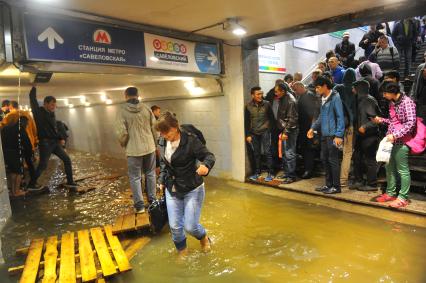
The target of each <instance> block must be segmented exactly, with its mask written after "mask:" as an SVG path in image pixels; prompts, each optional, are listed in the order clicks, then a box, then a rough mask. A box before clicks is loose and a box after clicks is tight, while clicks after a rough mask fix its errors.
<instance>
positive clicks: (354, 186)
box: [349, 181, 364, 190]
mask: <svg viewBox="0 0 426 283" xmlns="http://www.w3.org/2000/svg"><path fill="white" fill-rule="evenodd" d="M363 186H364V183H362V182H359V181H356V182H354V183H352V184H350V185H349V190H357V189H359V188H361V187H363Z"/></svg>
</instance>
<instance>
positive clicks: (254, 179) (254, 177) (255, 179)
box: [249, 174, 259, 181]
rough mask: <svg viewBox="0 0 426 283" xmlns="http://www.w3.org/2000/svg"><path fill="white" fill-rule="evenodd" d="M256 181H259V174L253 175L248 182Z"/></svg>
mask: <svg viewBox="0 0 426 283" xmlns="http://www.w3.org/2000/svg"><path fill="white" fill-rule="evenodd" d="M257 179H259V174H254V175H251V176H250V177H249V180H251V181H257Z"/></svg>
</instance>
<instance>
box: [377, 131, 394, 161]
mask: <svg viewBox="0 0 426 283" xmlns="http://www.w3.org/2000/svg"><path fill="white" fill-rule="evenodd" d="M392 147H393V143H391V142H390V141H388V139H387V138H386V137H384V138H383V139H382V141H381V142H380V144H379V149H378V150H377V154H376V160H377V162H385V163H389V160H390V156H391V153H392Z"/></svg>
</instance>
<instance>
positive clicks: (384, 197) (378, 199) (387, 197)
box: [375, 193, 396, 202]
mask: <svg viewBox="0 0 426 283" xmlns="http://www.w3.org/2000/svg"><path fill="white" fill-rule="evenodd" d="M393 200H396V197H393V196H390V195H388V194H387V193H384V194H381V195H380V196H378V197H376V199H375V201H376V202H388V201H393Z"/></svg>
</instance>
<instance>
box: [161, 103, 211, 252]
mask: <svg viewBox="0 0 426 283" xmlns="http://www.w3.org/2000/svg"><path fill="white" fill-rule="evenodd" d="M156 130H157V131H159V132H160V134H161V138H160V140H159V145H160V156H161V161H160V168H161V169H160V176H159V183H160V187H161V189H162V191H163V190H164V189H165V194H166V204H167V213H168V217H169V226H170V230H171V233H172V240H173V242H174V244H175V246H176V249H177V251H178V254H179V256H181V257H184V256H186V255H187V253H188V249H187V245H186V235H185V231H186V232H187V233H189V234H190V235H192V236H194V237H195V238H197V239H198V240H199V241H200V244H201V248H202V250H203V251H204V252H208V251H210V239H209V238H208V237H207V232H206V230H205V229H204V227H203V226H202V225H201V224H200V214H201V207H202V205H203V201H204V196H205V190H204V181H203V178H202V176H207V175H208V173H209V172H210V170H211V169H212V167H213V165H214V163H215V157H214V155H213V153H211V152H210V151H209V150H208V149H207V148H206V146H205V145H203V144H202V143H201V141H200V140H199V139H198V137H197V136H196V135H195V134H192V133H188V132H185V131H181V129H180V127H179V122H178V120H177V119H176V116H175V115H174V114H173V113H171V112H168V111H167V112H165V113H163V114H161V116H160V117H159V119H158V121H157V123H156ZM197 161H200V162H201V163H199V162H197Z"/></svg>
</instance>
